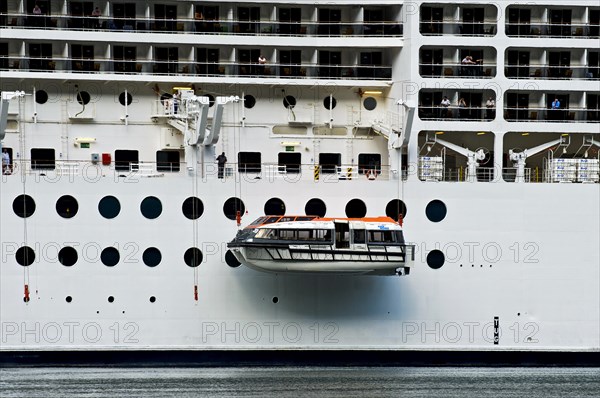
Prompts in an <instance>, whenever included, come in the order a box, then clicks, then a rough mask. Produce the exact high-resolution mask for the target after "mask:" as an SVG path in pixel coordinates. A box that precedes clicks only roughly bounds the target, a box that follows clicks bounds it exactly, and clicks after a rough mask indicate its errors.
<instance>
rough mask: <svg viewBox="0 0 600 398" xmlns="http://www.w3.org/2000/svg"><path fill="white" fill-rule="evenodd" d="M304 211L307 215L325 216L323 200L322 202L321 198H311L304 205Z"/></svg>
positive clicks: (325, 209) (325, 210)
mask: <svg viewBox="0 0 600 398" xmlns="http://www.w3.org/2000/svg"><path fill="white" fill-rule="evenodd" d="M304 213H305V214H306V215H307V216H319V217H325V213H327V206H325V202H323V201H322V200H321V199H319V198H312V199H310V200H309V201H308V202H306V206H304Z"/></svg>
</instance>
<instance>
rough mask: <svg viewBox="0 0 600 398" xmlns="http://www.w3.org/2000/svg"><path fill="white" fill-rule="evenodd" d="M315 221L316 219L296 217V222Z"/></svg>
mask: <svg viewBox="0 0 600 398" xmlns="http://www.w3.org/2000/svg"><path fill="white" fill-rule="evenodd" d="M314 219H315V217H310V216H300V217H296V221H312V220H314Z"/></svg>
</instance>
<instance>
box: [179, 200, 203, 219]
mask: <svg viewBox="0 0 600 398" xmlns="http://www.w3.org/2000/svg"><path fill="white" fill-rule="evenodd" d="M181 211H182V212H183V215H184V216H185V217H186V218H189V219H190V220H196V219H197V218H200V217H201V216H202V213H204V204H202V201H201V200H200V199H198V198H197V197H195V196H190V197H189V198H187V199H186V200H184V201H183V204H182V205H181Z"/></svg>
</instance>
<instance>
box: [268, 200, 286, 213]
mask: <svg viewBox="0 0 600 398" xmlns="http://www.w3.org/2000/svg"><path fill="white" fill-rule="evenodd" d="M284 214H285V203H283V200H281V199H279V198H271V199H269V200H267V203H265V215H266V216H283V215H284Z"/></svg>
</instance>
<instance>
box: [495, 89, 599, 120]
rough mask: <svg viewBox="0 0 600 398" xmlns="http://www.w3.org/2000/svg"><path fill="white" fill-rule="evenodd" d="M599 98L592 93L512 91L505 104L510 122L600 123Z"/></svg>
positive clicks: (596, 94) (507, 118)
mask: <svg viewBox="0 0 600 398" xmlns="http://www.w3.org/2000/svg"><path fill="white" fill-rule="evenodd" d="M599 98H600V94H598V93H588V92H578V93H573V92H566V91H558V92H552V93H549V92H541V91H531V92H514V91H513V92H511V91H509V92H508V93H506V96H505V101H504V119H505V120H507V121H509V122H543V123H546V122H550V123H598V122H600V117H599V116H600V105H599ZM556 100H558V102H556Z"/></svg>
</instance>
